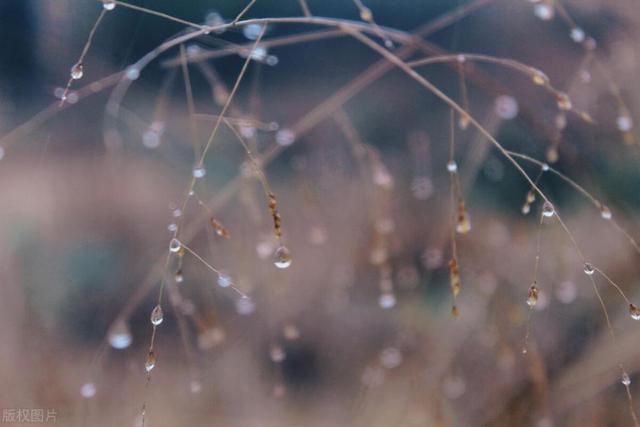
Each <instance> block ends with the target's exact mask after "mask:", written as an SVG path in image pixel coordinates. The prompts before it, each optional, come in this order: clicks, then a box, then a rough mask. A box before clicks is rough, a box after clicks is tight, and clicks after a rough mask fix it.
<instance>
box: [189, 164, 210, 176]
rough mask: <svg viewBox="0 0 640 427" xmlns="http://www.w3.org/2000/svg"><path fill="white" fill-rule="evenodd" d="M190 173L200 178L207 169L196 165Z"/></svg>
mask: <svg viewBox="0 0 640 427" xmlns="http://www.w3.org/2000/svg"><path fill="white" fill-rule="evenodd" d="M192 174H193V177H194V178H197V179H200V178H202V177H204V176H205V175H206V174H207V170H206V169H205V168H204V167H202V166H196V167H194V168H193V172H192Z"/></svg>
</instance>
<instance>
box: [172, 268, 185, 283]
mask: <svg viewBox="0 0 640 427" xmlns="http://www.w3.org/2000/svg"><path fill="white" fill-rule="evenodd" d="M173 280H175V281H176V283H182V282H184V275H183V274H182V269H180V270H178V271H176V274H174V275H173Z"/></svg>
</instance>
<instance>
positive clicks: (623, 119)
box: [616, 114, 633, 132]
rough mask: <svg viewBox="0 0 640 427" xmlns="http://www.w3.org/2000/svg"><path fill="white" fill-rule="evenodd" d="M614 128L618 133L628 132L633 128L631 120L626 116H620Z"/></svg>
mask: <svg viewBox="0 0 640 427" xmlns="http://www.w3.org/2000/svg"><path fill="white" fill-rule="evenodd" d="M616 126H617V127H618V130H619V131H620V132H627V131H630V130H631V128H632V127H633V120H631V117H629V115H628V114H621V115H619V116H618V118H616Z"/></svg>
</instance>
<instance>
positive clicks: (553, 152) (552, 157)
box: [546, 147, 558, 163]
mask: <svg viewBox="0 0 640 427" xmlns="http://www.w3.org/2000/svg"><path fill="white" fill-rule="evenodd" d="M546 155H547V161H548V162H549V163H555V162H557V161H558V149H557V148H556V147H549V148H548V149H547V153H546Z"/></svg>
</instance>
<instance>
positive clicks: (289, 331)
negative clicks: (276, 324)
mask: <svg viewBox="0 0 640 427" xmlns="http://www.w3.org/2000/svg"><path fill="white" fill-rule="evenodd" d="M282 335H283V336H284V337H285V338H286V339H288V340H289V341H293V340H297V339H298V338H300V329H298V327H297V326H296V325H294V324H292V323H289V324H287V325H285V326H284V328H282Z"/></svg>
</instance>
